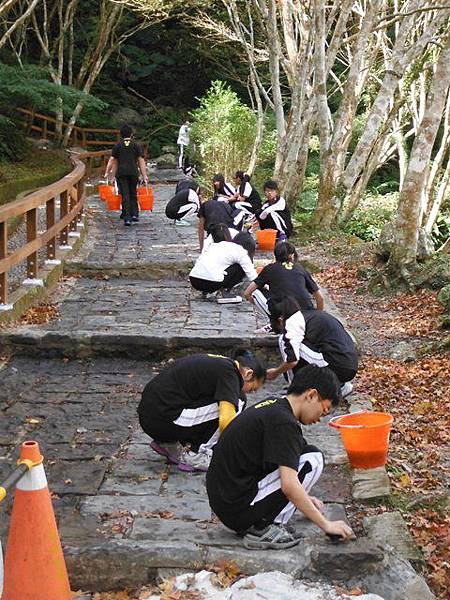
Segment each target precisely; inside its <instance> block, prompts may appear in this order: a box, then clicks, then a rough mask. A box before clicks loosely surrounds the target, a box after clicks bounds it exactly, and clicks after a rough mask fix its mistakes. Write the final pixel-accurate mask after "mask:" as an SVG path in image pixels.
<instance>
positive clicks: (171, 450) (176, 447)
mask: <svg viewBox="0 0 450 600" xmlns="http://www.w3.org/2000/svg"><path fill="white" fill-rule="evenodd" d="M150 448H151V449H152V450H154V451H155V452H157V453H158V454H160V455H161V456H164V457H165V458H167V460H168V461H169V462H171V463H173V464H175V465H177V464H178V462H179V460H180V456H181V453H182V452H183V446H182V445H181V444H180V443H179V442H173V443H170V442H169V443H166V444H164V443H161V442H157V441H156V440H153V441H152V442H150Z"/></svg>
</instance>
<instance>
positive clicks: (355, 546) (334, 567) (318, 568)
mask: <svg viewBox="0 0 450 600" xmlns="http://www.w3.org/2000/svg"><path fill="white" fill-rule="evenodd" d="M383 562H384V551H383V549H382V547H381V546H380V545H377V544H373V543H370V542H369V541H368V540H367V538H357V539H355V540H351V541H349V542H346V543H337V544H333V543H331V542H324V543H323V544H322V545H318V544H316V545H314V547H313V548H312V550H311V566H312V570H313V573H315V574H318V575H319V576H321V577H326V578H327V579H328V580H329V579H331V580H335V579H337V580H339V581H347V579H348V578H349V577H351V576H352V574H353V573H356V572H358V573H362V572H365V571H371V570H373V569H374V568H375V567H377V566H380V565H382V564H383Z"/></svg>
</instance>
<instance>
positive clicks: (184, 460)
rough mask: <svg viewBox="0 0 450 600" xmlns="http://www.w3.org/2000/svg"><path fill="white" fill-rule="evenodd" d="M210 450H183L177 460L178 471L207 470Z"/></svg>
mask: <svg viewBox="0 0 450 600" xmlns="http://www.w3.org/2000/svg"><path fill="white" fill-rule="evenodd" d="M211 456H212V452H211V451H209V452H192V450H184V451H183V452H182V453H181V456H180V460H179V461H178V469H179V470H180V471H187V472H188V473H192V472H193V471H207V470H208V468H209V463H210V462H211Z"/></svg>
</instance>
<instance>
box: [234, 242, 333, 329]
mask: <svg viewBox="0 0 450 600" xmlns="http://www.w3.org/2000/svg"><path fill="white" fill-rule="evenodd" d="M274 255H275V262H274V263H270V264H268V265H266V266H265V267H264V269H263V270H262V271H261V273H260V274H259V275H258V277H257V278H256V279H255V280H254V281H252V282H251V283H250V285H249V286H248V288H247V289H246V290H245V292H244V298H246V300H248V301H249V302H252V303H253V304H254V305H255V308H256V310H257V311H258V313H259V314H260V315H261V316H262V317H263V318H264V319H265V320H266V321H267V324H266V325H264V326H263V327H261V328H260V329H259V330H257V332H258V333H271V332H272V326H271V324H270V318H271V306H272V305H273V303H274V302H275V303H276V302H278V301H280V300H283V298H285V297H286V296H292V297H293V298H295V299H296V300H297V302H298V304H299V306H300V308H301V309H302V310H314V308H316V307H315V306H314V304H313V303H312V299H311V296H313V297H314V299H315V301H316V306H317V309H318V310H323V308H324V299H323V296H322V293H321V291H320V289H319V286H318V285H317V283H316V282H315V281H314V279H313V278H312V277H311V275H310V274H309V272H308V271H307V270H306V269H305V268H304V267H303V266H302V265H301V264H299V262H298V254H297V250H296V249H295V246H294V245H293V244H291V243H290V242H278V244H277V245H276V246H275V250H274ZM267 288H268V289H267Z"/></svg>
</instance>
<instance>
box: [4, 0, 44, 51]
mask: <svg viewBox="0 0 450 600" xmlns="http://www.w3.org/2000/svg"><path fill="white" fill-rule="evenodd" d="M40 1H41V0H30V2H29V4H28V7H27V8H26V10H25V11H24V12H22V13H21V14H19V15H18V16H17V18H15V19H14V21H13V22H12V23H11V24H10V23H9V21H8V20H7V19H6V17H7V14H8V12H9V11H10V10H11V9H12V8H14V6H16V5H17V0H7V1H6V2H2V4H1V5H0V16H1V17H2V21H3V23H4V24H5V25H4V27H3V30H4V33H3V35H2V37H0V50H1V49H2V48H3V46H4V45H5V44H6V43H7V42H8V41H9V40H10V39H11V36H12V35H13V33H14V32H15V31H16V30H17V29H19V28H20V27H22V25H23V24H24V23H25V22H26V21H27V20H28V19H29V18H30V15H31V14H32V13H33V12H34V11H35V10H36V7H37V5H38V4H39V2H40Z"/></svg>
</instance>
